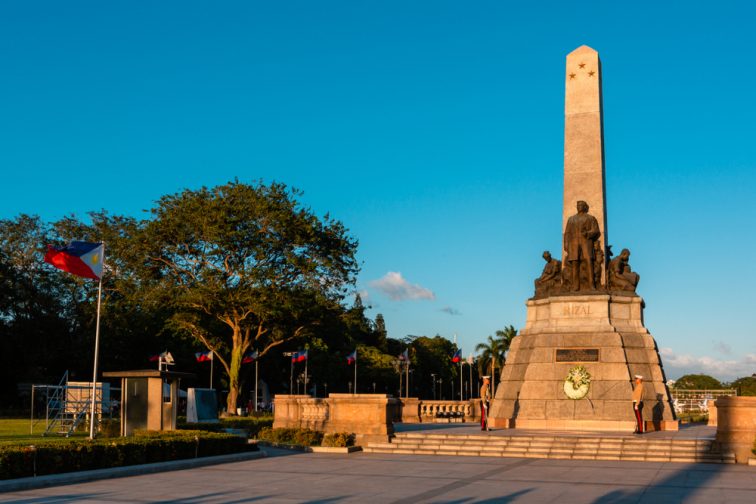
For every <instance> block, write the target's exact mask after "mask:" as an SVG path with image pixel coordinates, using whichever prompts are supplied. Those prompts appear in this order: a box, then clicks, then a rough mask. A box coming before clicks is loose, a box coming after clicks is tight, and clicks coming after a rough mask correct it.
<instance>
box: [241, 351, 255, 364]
mask: <svg viewBox="0 0 756 504" xmlns="http://www.w3.org/2000/svg"><path fill="white" fill-rule="evenodd" d="M256 360H257V350H255V351H254V352H247V353H245V354H244V357H242V364H250V363H252V362H255V361H256Z"/></svg>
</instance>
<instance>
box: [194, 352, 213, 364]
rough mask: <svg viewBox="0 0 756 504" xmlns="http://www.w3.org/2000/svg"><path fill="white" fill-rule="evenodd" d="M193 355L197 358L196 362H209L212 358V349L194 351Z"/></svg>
mask: <svg viewBox="0 0 756 504" xmlns="http://www.w3.org/2000/svg"><path fill="white" fill-rule="evenodd" d="M194 356H195V357H196V358H197V362H209V361H211V360H213V351H212V350H210V351H208V352H195V354H194Z"/></svg>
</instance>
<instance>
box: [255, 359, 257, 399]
mask: <svg viewBox="0 0 756 504" xmlns="http://www.w3.org/2000/svg"><path fill="white" fill-rule="evenodd" d="M255 411H257V357H255Z"/></svg>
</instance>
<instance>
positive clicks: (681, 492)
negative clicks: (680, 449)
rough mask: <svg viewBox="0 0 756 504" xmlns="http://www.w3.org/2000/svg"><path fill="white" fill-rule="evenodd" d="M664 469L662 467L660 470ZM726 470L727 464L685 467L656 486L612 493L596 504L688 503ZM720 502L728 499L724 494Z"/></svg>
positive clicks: (602, 497) (596, 501)
mask: <svg viewBox="0 0 756 504" xmlns="http://www.w3.org/2000/svg"><path fill="white" fill-rule="evenodd" d="M638 464H642V462H638ZM663 469H664V468H663V467H662V468H661V469H660V470H663ZM723 470H724V464H686V465H685V466H684V467H681V468H680V469H679V470H678V471H675V472H674V473H672V474H670V475H669V476H667V477H665V478H663V479H661V480H659V481H656V482H654V483H653V484H650V485H647V486H644V487H640V488H638V489H635V490H612V491H611V492H609V493H607V494H606V495H603V496H601V497H599V498H598V499H596V500H594V501H593V504H616V503H630V502H687V501H688V500H689V498H691V497H692V496H693V495H694V494H695V493H696V492H698V491H699V490H701V489H702V488H703V487H705V486H706V485H707V484H708V483H709V482H710V481H711V480H712V479H713V478H714V477H715V476H717V475H718V474H719V473H721V472H722V471H723ZM710 488H711V487H710ZM720 499H721V500H719V502H725V500H726V499H725V497H724V495H722V496H720Z"/></svg>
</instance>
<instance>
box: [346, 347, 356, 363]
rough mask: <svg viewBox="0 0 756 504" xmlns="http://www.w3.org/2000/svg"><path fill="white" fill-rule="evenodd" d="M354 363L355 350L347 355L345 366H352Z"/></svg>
mask: <svg viewBox="0 0 756 504" xmlns="http://www.w3.org/2000/svg"><path fill="white" fill-rule="evenodd" d="M355 362H357V349H356V348H355V350H354V352H352V353H350V354H349V355H347V365H352V364H354V363H355Z"/></svg>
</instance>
